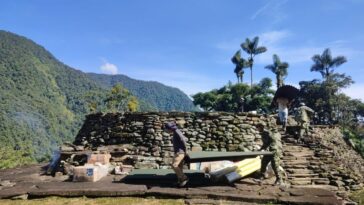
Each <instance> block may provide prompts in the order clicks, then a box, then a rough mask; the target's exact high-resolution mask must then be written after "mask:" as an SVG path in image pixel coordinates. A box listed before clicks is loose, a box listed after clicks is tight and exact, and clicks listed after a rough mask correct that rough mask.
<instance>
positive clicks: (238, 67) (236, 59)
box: [231, 50, 248, 83]
mask: <svg viewBox="0 0 364 205" xmlns="http://www.w3.org/2000/svg"><path fill="white" fill-rule="evenodd" d="M231 62H233V63H234V64H235V69H234V73H235V74H236V77H237V79H238V83H239V80H240V82H241V83H243V77H244V68H246V67H248V64H247V61H246V60H245V59H244V58H242V57H241V53H240V50H238V51H236V53H235V54H234V56H233V57H232V58H231Z"/></svg>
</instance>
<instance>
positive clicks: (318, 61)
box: [311, 48, 347, 81]
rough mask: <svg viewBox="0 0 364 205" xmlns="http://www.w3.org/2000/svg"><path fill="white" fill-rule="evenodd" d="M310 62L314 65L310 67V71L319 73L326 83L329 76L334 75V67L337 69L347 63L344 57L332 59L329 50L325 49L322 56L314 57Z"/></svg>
mask: <svg viewBox="0 0 364 205" xmlns="http://www.w3.org/2000/svg"><path fill="white" fill-rule="evenodd" d="M312 60H313V62H314V64H313V65H312V66H311V71H317V72H320V73H321V75H322V78H324V79H325V80H326V81H328V80H329V79H330V76H331V75H332V74H333V73H334V70H335V69H334V68H335V67H338V66H340V65H341V64H343V63H345V62H346V61H347V60H346V57H345V56H337V57H335V58H332V56H331V51H330V49H329V48H326V49H325V50H324V52H323V53H322V55H319V54H316V55H314V56H313V57H312Z"/></svg>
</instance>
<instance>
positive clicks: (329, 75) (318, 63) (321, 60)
mask: <svg viewBox="0 0 364 205" xmlns="http://www.w3.org/2000/svg"><path fill="white" fill-rule="evenodd" d="M312 60H313V62H314V64H313V65H312V66H311V71H317V72H320V73H321V76H322V78H323V79H324V80H325V81H324V82H323V86H324V89H325V90H326V93H325V96H326V97H325V98H326V99H325V102H326V108H327V111H326V112H327V113H328V120H329V121H330V122H333V120H334V119H335V112H334V104H335V103H334V101H335V93H336V92H337V85H338V82H339V81H338V80H337V79H335V78H336V77H337V76H339V75H340V74H338V73H334V71H335V67H338V66H340V65H342V64H344V63H345V62H346V61H347V60H346V57H345V56H337V57H335V58H333V57H332V56H331V51H330V49H329V48H326V49H325V50H324V52H323V53H322V55H319V54H316V55H314V56H313V57H312ZM343 77H345V75H344V76H343ZM343 77H341V78H342V79H345V81H347V82H348V83H346V84H350V83H352V81H351V79H346V78H343ZM343 82H344V81H343Z"/></svg>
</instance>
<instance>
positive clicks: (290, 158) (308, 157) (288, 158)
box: [281, 156, 317, 161]
mask: <svg viewBox="0 0 364 205" xmlns="http://www.w3.org/2000/svg"><path fill="white" fill-rule="evenodd" d="M281 159H282V160H283V161H297V160H304V161H315V160H317V159H315V158H314V157H312V156H307V157H295V156H283V157H282V158H281Z"/></svg>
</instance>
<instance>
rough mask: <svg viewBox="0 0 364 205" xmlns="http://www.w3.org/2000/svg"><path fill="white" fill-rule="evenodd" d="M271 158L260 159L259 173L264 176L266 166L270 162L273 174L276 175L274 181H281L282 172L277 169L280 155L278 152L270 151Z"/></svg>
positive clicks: (279, 163)
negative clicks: (271, 153)
mask: <svg viewBox="0 0 364 205" xmlns="http://www.w3.org/2000/svg"><path fill="white" fill-rule="evenodd" d="M272 152H273V156H264V157H263V159H262V166H261V168H260V172H261V173H262V174H264V173H265V172H266V171H267V166H268V164H269V162H271V165H272V168H273V171H274V174H275V175H276V178H277V179H276V180H277V181H278V180H282V179H283V172H282V170H280V169H279V166H280V165H281V157H282V154H281V152H279V151H272Z"/></svg>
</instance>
